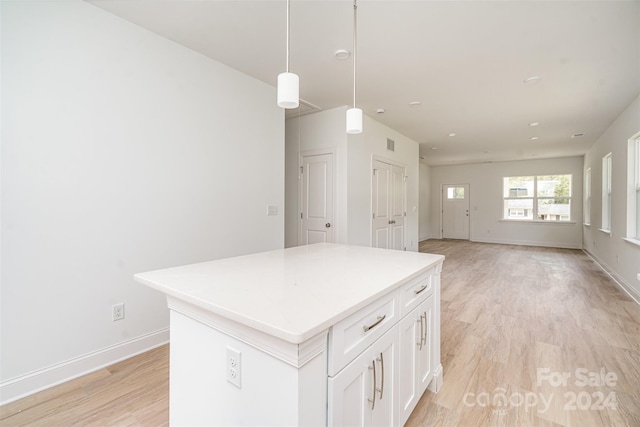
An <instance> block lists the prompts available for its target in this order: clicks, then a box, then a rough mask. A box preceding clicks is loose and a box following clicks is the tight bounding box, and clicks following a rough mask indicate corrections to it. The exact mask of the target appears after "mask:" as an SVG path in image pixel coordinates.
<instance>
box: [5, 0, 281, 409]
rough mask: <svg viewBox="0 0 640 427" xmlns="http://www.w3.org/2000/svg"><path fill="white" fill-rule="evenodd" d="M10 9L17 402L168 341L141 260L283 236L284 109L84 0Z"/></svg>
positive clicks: (160, 304)
mask: <svg viewBox="0 0 640 427" xmlns="http://www.w3.org/2000/svg"><path fill="white" fill-rule="evenodd" d="M1 6H2V89H3V92H2V107H3V109H2V163H1V165H2V166H1V167H2V169H1V171H2V225H1V239H2V242H1V243H2V254H1V255H2V276H1V279H2V284H1V291H2V305H1V310H2V313H1V321H2V329H1V334H2V335H1V359H2V360H1V365H0V369H1V372H0V381H2V382H1V383H0V386H1V388H0V390H1V392H2V396H1V400H2V401H5V402H6V401H9V400H12V399H14V398H16V397H17V396H19V395H20V394H24V393H30V392H33V391H35V389H37V388H41V387H45V386H47V385H50V384H51V383H55V382H59V381H62V380H65V379H68V377H69V376H74V375H79V374H81V373H82V372H83V371H86V370H91V369H95V368H97V367H98V365H100V364H105V363H108V362H112V361H113V359H117V358H121V357H126V356H129V355H131V353H132V352H135V351H142V350H144V349H145V348H148V347H149V346H152V345H158V344H159V343H161V342H163V341H165V340H166V339H167V328H168V311H167V308H166V303H165V300H164V298H163V296H162V295H161V294H160V293H158V292H156V291H153V290H151V289H148V288H146V287H144V286H142V285H138V284H136V283H135V282H133V280H132V275H133V274H134V273H136V272H141V271H147V270H152V269H158V268H164V267H169V266H175V265H180V264H186V263H193V262H199V261H204V260H209V259H215V258H221V257H227V256H232V255H238V254H246V253H250V252H257V251H261V250H267V249H275V248H281V247H283V245H284V238H283V236H284V216H283V215H282V214H281V215H279V216H272V217H268V216H267V215H266V213H267V205H268V204H271V205H276V206H279V208H280V210H282V208H283V207H284V119H283V112H282V110H280V109H279V108H278V107H276V106H275V89H274V88H273V87H271V86H268V85H266V84H264V83H261V82H259V81H257V80H255V79H252V78H249V77H247V76H245V75H242V74H240V73H238V72H237V71H234V70H232V69H229V68H228V67H226V66H223V65H222V64H219V63H217V62H215V61H212V60H210V59H208V58H205V57H203V56H202V55H200V54H197V53H195V52H193V51H190V50H188V49H185V48H183V47H181V46H178V45H177V44H175V43H173V42H170V41H168V40H166V39H164V38H161V37H159V36H157V35H155V34H152V33H150V32H148V31H146V30H143V29H141V28H139V27H136V26H134V25H132V24H130V23H128V22H126V21H123V20H121V19H120V18H117V17H115V16H113V15H111V14H109V13H107V12H104V11H102V10H100V9H98V8H95V7H94V6H91V5H89V4H87V3H84V2H81V1H47V2H1ZM248 123H250V124H251V125H250V126H247V124H248ZM120 302H124V303H125V304H126V318H125V319H124V320H122V321H119V322H112V321H111V307H112V305H113V304H115V303H120Z"/></svg>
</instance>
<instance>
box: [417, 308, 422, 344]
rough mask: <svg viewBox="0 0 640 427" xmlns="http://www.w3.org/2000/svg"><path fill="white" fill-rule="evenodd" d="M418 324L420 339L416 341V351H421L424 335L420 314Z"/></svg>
mask: <svg viewBox="0 0 640 427" xmlns="http://www.w3.org/2000/svg"><path fill="white" fill-rule="evenodd" d="M418 322H420V339H419V340H418V342H417V344H418V350H422V335H424V327H423V326H422V314H421V315H420V318H419V319H418Z"/></svg>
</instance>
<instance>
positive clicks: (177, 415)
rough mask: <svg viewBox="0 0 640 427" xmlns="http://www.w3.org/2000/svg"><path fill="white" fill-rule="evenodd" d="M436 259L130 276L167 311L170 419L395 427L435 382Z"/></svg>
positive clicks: (231, 265) (245, 259) (302, 252)
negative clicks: (232, 362) (230, 354)
mask: <svg viewBox="0 0 640 427" xmlns="http://www.w3.org/2000/svg"><path fill="white" fill-rule="evenodd" d="M443 260H444V257H443V256H441V255H433V254H419V253H411V252H404V251H393V250H382V249H375V248H364V247H356V246H346V245H336V244H327V243H322V244H316V245H309V246H303V247H296V248H289V249H284V250H277V251H271V252H264V253H260V254H253V255H248V256H242V257H236V258H229V259H224V260H217V261H211V262H206V263H200V264H192V265H187V266H182V267H175V268H170V269H166V270H158V271H153V272H147V273H140V274H137V275H136V276H135V279H136V280H137V281H138V282H140V283H143V284H145V285H148V286H150V287H152V288H154V289H157V290H160V291H162V292H164V293H166V294H167V303H168V306H169V309H170V311H171V355H170V357H171V359H170V377H171V381H170V396H169V397H170V423H171V424H172V425H225V426H230V425H264V426H266V425H273V426H281V425H305V426H326V425H336V426H337V425H349V426H364V425H380V426H392V425H402V424H404V423H405V422H406V419H407V417H408V416H409V414H410V413H411V411H412V410H413V409H414V407H415V405H416V404H417V402H418V400H419V399H420V396H421V395H422V393H423V392H424V390H425V388H426V387H429V389H431V390H433V391H438V388H439V387H440V384H441V381H442V366H441V365H440V348H439V344H440V335H439V332H440V331H439V330H440V312H439V306H440V271H441V268H442V262H443ZM228 349H231V350H233V351H236V352H240V353H241V367H240V368H239V370H240V371H241V373H240V378H241V381H240V384H233V383H231V382H229V381H227V374H228V371H227V370H228V369H229V367H228V361H227V358H226V354H227V350H228Z"/></svg>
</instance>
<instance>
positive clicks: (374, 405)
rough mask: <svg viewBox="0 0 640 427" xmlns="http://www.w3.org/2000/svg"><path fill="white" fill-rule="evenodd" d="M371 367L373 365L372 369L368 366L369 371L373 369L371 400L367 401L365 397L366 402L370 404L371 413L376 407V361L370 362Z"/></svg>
mask: <svg viewBox="0 0 640 427" xmlns="http://www.w3.org/2000/svg"><path fill="white" fill-rule="evenodd" d="M371 365H373V368H372V367H371V366H369V369H373V393H372V394H373V399H369V398H368V397H367V400H368V401H369V402H371V410H372V411H373V409H374V408H375V407H376V361H375V360H373V361H371Z"/></svg>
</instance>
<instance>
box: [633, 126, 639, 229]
mask: <svg viewBox="0 0 640 427" xmlns="http://www.w3.org/2000/svg"><path fill="white" fill-rule="evenodd" d="M634 145H635V149H636V153H635V154H636V164H635V170H636V188H635V190H636V191H635V195H636V235H635V238H636V239H638V240H640V136H638V137H637V138H636V140H635V144H634Z"/></svg>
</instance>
